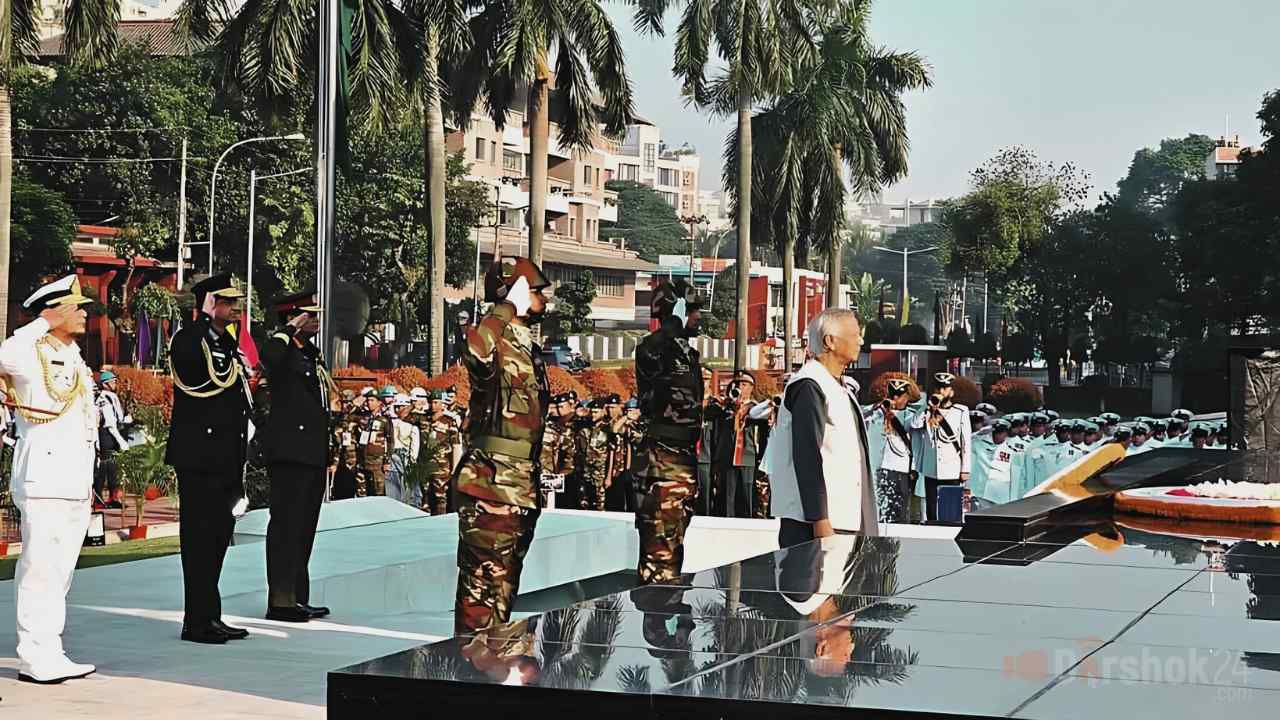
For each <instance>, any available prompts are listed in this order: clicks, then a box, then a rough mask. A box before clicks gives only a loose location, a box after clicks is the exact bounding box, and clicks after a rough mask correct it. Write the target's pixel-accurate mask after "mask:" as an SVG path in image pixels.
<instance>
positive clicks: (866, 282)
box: [853, 272, 886, 325]
mask: <svg viewBox="0 0 1280 720" xmlns="http://www.w3.org/2000/svg"><path fill="white" fill-rule="evenodd" d="M885 288H886V284H885V281H883V280H875V279H872V277H871V273H865V272H864V273H862V275H861V276H860V277H858V278H857V279H856V280H855V281H854V283H853V299H854V302H856V303H858V306H857V307H856V308H854V312H856V313H858V320H860V321H861V322H862V323H863V324H864V325H866V324H868V323H870V322H872V321H874V320H876V319H877V318H878V317H879V316H880V298H881V296H882V295H883V294H884V293H885Z"/></svg>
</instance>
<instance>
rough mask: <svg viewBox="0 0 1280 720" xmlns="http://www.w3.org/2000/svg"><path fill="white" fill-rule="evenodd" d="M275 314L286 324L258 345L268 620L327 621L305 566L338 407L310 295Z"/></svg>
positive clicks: (282, 303) (285, 302)
mask: <svg viewBox="0 0 1280 720" xmlns="http://www.w3.org/2000/svg"><path fill="white" fill-rule="evenodd" d="M276 311H277V312H278V313H280V319H281V320H283V321H284V325H282V326H281V327H280V329H279V330H277V331H276V332H275V334H273V335H272V336H271V339H270V340H268V341H267V342H266V343H265V344H264V345H263V346H262V365H263V367H265V368H266V371H267V380H268V381H269V382H270V383H271V414H270V415H269V416H268V419H267V425H266V427H265V428H264V429H263V441H264V442H263V451H262V454H263V460H264V461H265V462H266V464H267V471H268V473H269V475H270V477H271V521H270V523H268V525H267V543H266V545H267V585H268V591H267V618H268V619H271V620H282V621H284V622H306V621H308V620H310V619H312V618H321V617H324V616H326V615H328V614H329V608H326V607H314V606H312V605H310V604H308V603H309V602H310V599H311V578H310V575H309V574H308V573H307V564H308V563H309V562H310V561H311V548H312V545H313V544H314V542H315V537H316V525H317V524H318V523H319V521H320V505H321V503H322V502H323V500H324V491H325V487H326V485H327V484H328V483H327V480H326V478H325V471H326V467H327V466H328V464H329V454H330V443H329V440H330V433H329V417H330V412H331V411H332V410H335V409H336V408H337V407H338V397H337V395H338V393H337V387H336V386H335V385H334V383H333V379H332V378H331V377H330V376H329V371H328V370H327V369H326V368H325V365H324V358H323V357H321V355H320V349H319V348H317V347H316V346H315V344H314V343H313V342H312V339H313V338H314V337H315V336H316V333H318V332H320V312H321V307H320V306H319V305H318V304H317V303H316V296H315V292H314V291H308V292H303V293H297V294H294V295H289V296H287V297H283V298H281V299H280V300H278V301H277V302H276Z"/></svg>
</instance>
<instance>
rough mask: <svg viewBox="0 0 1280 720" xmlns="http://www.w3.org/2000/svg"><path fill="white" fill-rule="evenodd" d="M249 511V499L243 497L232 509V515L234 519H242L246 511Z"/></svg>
mask: <svg viewBox="0 0 1280 720" xmlns="http://www.w3.org/2000/svg"><path fill="white" fill-rule="evenodd" d="M248 509H249V499H248V498H243V497H242V498H240V499H239V500H237V501H236V504H235V505H234V506H233V507H232V508H231V515H232V516H233V517H240V516H242V515H244V513H245V511H246V510H248Z"/></svg>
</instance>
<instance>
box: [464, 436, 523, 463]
mask: <svg viewBox="0 0 1280 720" xmlns="http://www.w3.org/2000/svg"><path fill="white" fill-rule="evenodd" d="M471 447H473V448H476V449H477V450H483V451H485V452H487V453H497V454H498V455H507V456H509V457H516V458H521V459H524V460H529V459H532V458H533V443H531V442H528V441H526V440H512V439H510V438H504V437H498V436H496V435H477V436H475V437H473V438H471Z"/></svg>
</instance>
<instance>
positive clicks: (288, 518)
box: [267, 463, 325, 607]
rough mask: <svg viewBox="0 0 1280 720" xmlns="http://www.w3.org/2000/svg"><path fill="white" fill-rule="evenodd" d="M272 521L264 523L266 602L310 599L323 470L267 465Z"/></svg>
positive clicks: (274, 604) (275, 603) (289, 604)
mask: <svg viewBox="0 0 1280 720" xmlns="http://www.w3.org/2000/svg"><path fill="white" fill-rule="evenodd" d="M267 474H268V476H269V477H270V478H271V520H270V521H269V522H268V523H267V605H269V606H270V607H293V606H294V605H295V604H302V605H306V604H307V603H308V601H310V600H311V576H310V575H309V574H308V572H307V564H308V563H310V562H311V548H312V547H313V546H314V545H315V540H316V524H317V523H319V522H320V506H321V504H323V502H324V485H325V469H324V468H322V467H310V466H307V465H297V464H294V463H275V464H272V465H271V466H270V467H268V468H267Z"/></svg>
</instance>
